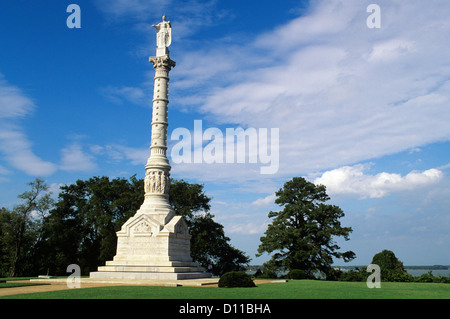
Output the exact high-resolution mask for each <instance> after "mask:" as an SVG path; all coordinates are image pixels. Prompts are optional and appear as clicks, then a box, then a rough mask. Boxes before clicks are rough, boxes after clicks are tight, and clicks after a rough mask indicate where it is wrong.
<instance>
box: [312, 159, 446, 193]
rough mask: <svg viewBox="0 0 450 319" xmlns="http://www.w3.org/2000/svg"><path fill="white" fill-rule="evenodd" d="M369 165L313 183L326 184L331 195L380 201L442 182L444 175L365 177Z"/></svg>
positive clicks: (332, 172)
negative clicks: (356, 196) (377, 199)
mask: <svg viewBox="0 0 450 319" xmlns="http://www.w3.org/2000/svg"><path fill="white" fill-rule="evenodd" d="M369 167H370V165H363V164H358V165H355V166H344V167H340V168H337V169H333V170H330V171H327V172H325V173H323V174H322V176H320V177H318V178H316V179H315V180H314V183H315V184H323V185H325V186H326V187H327V192H328V193H329V194H355V195H359V196H360V197H361V198H367V197H369V198H380V197H384V196H387V195H388V194H390V193H392V192H399V191H406V190H413V189H416V188H419V187H422V186H426V185H431V184H435V183H437V182H439V181H440V180H441V179H442V177H443V173H442V171H440V170H438V169H434V168H433V169H429V170H426V171H423V172H418V171H412V172H410V173H408V174H407V175H405V176H401V175H400V174H394V173H386V172H382V173H379V174H376V175H369V174H366V173H365V171H367V170H368V169H369Z"/></svg>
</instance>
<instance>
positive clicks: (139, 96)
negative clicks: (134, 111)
mask: <svg viewBox="0 0 450 319" xmlns="http://www.w3.org/2000/svg"><path fill="white" fill-rule="evenodd" d="M146 92H147V93H146ZM148 92H150V93H148ZM151 92H152V91H151V90H146V91H145V90H144V89H143V88H139V87H129V86H122V87H113V86H108V87H105V88H102V89H101V93H102V94H103V95H104V96H105V97H106V98H107V99H108V100H110V101H112V102H114V103H118V104H120V103H122V102H123V100H124V99H125V100H128V101H130V102H132V103H134V104H138V105H146V104H148V103H149V102H148V101H151V96H150V95H149V94H151Z"/></svg>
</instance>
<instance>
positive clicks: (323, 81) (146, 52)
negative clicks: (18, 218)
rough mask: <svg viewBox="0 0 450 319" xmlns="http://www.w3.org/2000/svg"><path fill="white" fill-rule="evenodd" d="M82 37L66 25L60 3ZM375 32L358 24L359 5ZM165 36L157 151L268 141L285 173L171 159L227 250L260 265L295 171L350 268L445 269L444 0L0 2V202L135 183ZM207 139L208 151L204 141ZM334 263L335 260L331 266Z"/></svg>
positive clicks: (449, 257)
mask: <svg viewBox="0 0 450 319" xmlns="http://www.w3.org/2000/svg"><path fill="white" fill-rule="evenodd" d="M72 3H74V4H78V5H79V6H80V8H81V28H80V29H69V28H68V27H67V25H66V19H67V17H68V16H69V13H67V12H66V8H67V6H68V5H69V4H72ZM371 3H376V4H378V5H379V7H380V9H381V15H380V17H381V28H368V27H367V24H366V20H367V18H368V17H369V15H370V13H368V12H367V11H366V8H367V6H368V5H369V4H371ZM163 14H166V15H167V17H168V20H170V21H171V23H172V28H173V40H172V45H171V46H170V51H171V58H172V59H173V60H175V61H176V62H177V66H176V67H175V68H174V69H173V70H172V71H171V73H170V76H171V80H170V105H169V155H170V150H171V148H172V147H173V146H174V145H175V144H176V143H177V142H176V141H174V140H171V139H170V136H171V132H172V131H173V130H174V129H176V128H186V129H188V130H190V131H192V130H193V129H194V120H202V124H203V129H207V128H210V127H215V128H218V129H219V130H220V131H222V132H224V134H225V131H226V128H237V127H239V126H241V127H244V128H255V129H260V128H278V129H279V136H280V137H279V169H278V171H277V173H276V174H270V175H263V174H260V167H261V163H248V162H247V163H243V164H242V163H234V164H229V163H224V164H217V163H212V164H208V163H204V162H203V163H197V164H193V163H180V164H174V163H172V171H171V174H172V177H175V178H183V179H186V180H188V181H191V182H197V183H202V184H204V185H205V190H206V193H207V195H209V196H211V197H213V200H212V205H211V212H212V213H213V214H215V216H216V219H217V221H219V222H220V223H222V224H223V225H224V226H225V231H226V233H227V235H228V236H229V237H230V238H231V240H232V243H233V245H235V246H236V247H237V248H239V249H241V250H244V251H246V252H247V253H248V254H249V255H250V257H252V258H253V261H252V263H254V264H259V263H262V262H264V261H265V260H267V259H268V256H267V255H263V256H262V257H259V258H255V256H254V255H255V253H256V249H257V247H258V245H259V238H260V237H261V236H262V235H263V233H264V231H265V230H266V228H267V224H268V223H269V222H270V220H269V219H268V218H267V213H268V212H269V211H270V210H277V209H278V207H277V206H276V205H274V204H273V201H274V199H275V197H274V192H275V191H277V190H278V189H279V188H281V187H282V185H283V184H284V183H285V182H286V181H288V180H290V179H291V178H292V177H294V176H304V177H306V178H308V180H310V181H313V182H316V183H323V184H325V185H326V186H327V190H328V193H329V195H330V196H331V203H333V204H337V205H339V206H340V207H341V208H342V209H343V210H344V212H345V214H346V216H345V217H344V218H343V220H342V224H343V225H345V226H351V227H352V228H353V233H352V234H351V236H350V241H348V242H341V241H339V243H340V244H341V246H342V248H343V249H350V250H353V251H354V252H355V253H356V255H357V258H356V259H355V260H354V261H353V262H352V263H351V264H355V265H364V264H369V263H370V261H371V258H372V256H373V255H374V254H375V253H377V252H379V251H381V250H383V249H390V250H392V251H394V253H395V254H396V255H397V256H398V257H399V258H400V260H402V261H403V262H404V263H405V264H406V265H414V264H416V265H417V264H431V265H432V264H450V254H449V253H448V246H449V244H450V235H449V233H450V231H449V230H450V229H449V225H450V217H449V216H450V215H449V208H448V207H450V179H449V176H448V175H449V168H450V156H449V155H450V152H449V150H450V125H448V124H449V123H450V109H449V103H450V101H449V99H450V78H449V75H450V58H449V57H450V46H448V34H450V22H449V20H448V15H449V14H450V3H449V2H448V1H444V0H443V1H427V2H424V1H419V0H417V1H405V0H403V1H360V0H354V1H337V0H332V1H276V2H275V1H231V0H229V1H206V0H205V1H200V0H199V1H174V0H172V1H153V0H145V1H144V0H108V1H106V0H90V1H87V0H78V1H75V0H71V1H61V0H51V1H24V0H17V1H3V2H2V3H1V4H0V205H1V206H5V207H12V206H13V205H14V204H16V203H17V195H18V194H20V193H22V192H23V191H25V190H26V183H27V182H29V181H31V180H33V179H34V178H35V177H41V178H44V179H45V180H46V181H47V183H48V184H49V185H51V187H52V190H53V191H54V192H55V194H56V193H57V191H58V188H59V186H60V185H63V184H67V183H73V182H75V181H76V180H77V179H88V178H90V177H92V176H103V175H106V176H110V177H111V178H115V177H126V178H128V177H130V176H131V175H133V174H137V176H138V177H141V178H143V176H144V173H145V171H144V165H145V162H146V160H147V158H148V156H149V149H148V147H149V144H150V122H151V114H152V112H151V99H152V94H153V75H154V70H153V68H152V66H151V64H150V63H149V62H148V57H149V56H152V55H154V54H155V49H156V43H155V42H156V41H155V30H154V29H153V28H151V25H152V24H156V23H158V22H160V21H161V16H162V15H163ZM204 143H207V141H206V142H204ZM336 264H343V262H342V261H336Z"/></svg>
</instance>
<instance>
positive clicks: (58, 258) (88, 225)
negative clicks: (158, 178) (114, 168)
mask: <svg viewBox="0 0 450 319" xmlns="http://www.w3.org/2000/svg"><path fill="white" fill-rule="evenodd" d="M143 194H144V188H143V182H142V180H138V179H136V177H135V176H132V177H131V179H130V181H128V180H127V179H124V178H116V179H113V180H110V179H109V178H108V177H106V176H103V177H93V178H90V179H89V180H87V181H82V180H78V181H77V182H76V183H75V184H71V185H66V186H62V187H61V192H60V193H59V197H58V201H57V203H56V207H55V209H53V210H52V211H51V212H50V216H49V218H48V219H47V220H46V236H47V243H48V246H49V247H51V253H49V255H48V256H47V263H48V265H49V267H50V268H51V269H52V270H53V271H54V272H55V273H57V274H61V273H65V272H66V267H67V265H69V264H72V263H77V264H79V265H80V267H81V270H82V273H83V274H86V273H88V272H89V271H93V270H95V269H96V268H97V267H98V266H99V265H100V264H102V263H104V262H105V261H107V260H111V259H112V258H113V257H114V255H115V252H116V251H115V249H116V245H117V236H116V232H117V231H119V230H120V227H121V226H122V225H123V224H124V223H125V222H126V221H127V219H128V218H130V217H131V216H132V215H134V214H135V213H136V210H137V209H139V207H140V205H141V204H142V201H143V198H144V196H143Z"/></svg>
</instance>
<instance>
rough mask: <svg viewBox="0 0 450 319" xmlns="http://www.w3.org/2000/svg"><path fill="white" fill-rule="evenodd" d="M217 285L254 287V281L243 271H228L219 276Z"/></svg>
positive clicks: (224, 286)
mask: <svg viewBox="0 0 450 319" xmlns="http://www.w3.org/2000/svg"><path fill="white" fill-rule="evenodd" d="M219 287H222V288H232V287H255V283H254V282H253V280H252V277H251V276H250V275H249V274H246V273H245V272H243V271H230V272H227V273H225V274H223V275H222V276H221V277H220V279H219Z"/></svg>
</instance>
